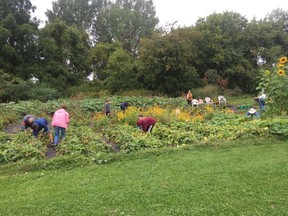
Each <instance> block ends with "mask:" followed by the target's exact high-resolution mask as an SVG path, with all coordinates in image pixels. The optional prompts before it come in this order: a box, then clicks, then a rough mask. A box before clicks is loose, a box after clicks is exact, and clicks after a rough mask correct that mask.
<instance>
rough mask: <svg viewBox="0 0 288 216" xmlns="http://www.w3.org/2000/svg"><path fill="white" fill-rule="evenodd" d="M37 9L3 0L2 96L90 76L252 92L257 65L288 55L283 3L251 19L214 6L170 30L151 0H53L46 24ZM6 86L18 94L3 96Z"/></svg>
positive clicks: (66, 85) (105, 82) (101, 82)
mask: <svg viewBox="0 0 288 216" xmlns="http://www.w3.org/2000/svg"><path fill="white" fill-rule="evenodd" d="M35 9H36V8H35V6H33V5H32V4H31V2H30V1H29V0H10V1H7V0H2V1H0V70H1V74H2V75H1V76H3V82H4V83H3V85H2V87H1V89H0V92H2V94H0V97H2V98H1V101H9V100H17V99H29V96H27V97H26V96H24V95H23V94H20V92H23V91H22V90H21V89H23V88H24V87H25V86H32V85H31V83H34V84H35V85H34V84H33V86H34V87H35V88H34V87H33V89H37V88H40V87H41V88H43V89H46V90H47V92H48V91H50V90H51V91H50V92H54V91H55V92H57V91H61V92H62V94H61V95H63V96H69V94H70V92H71V91H70V90H69V89H71V88H74V89H75V87H77V86H82V85H83V84H86V83H89V84H90V86H98V87H101V88H102V89H105V90H108V91H111V92H118V91H125V90H133V89H146V90H153V91H157V92H161V93H163V94H167V95H170V96H178V95H180V94H181V93H183V92H185V91H187V90H188V89H195V88H198V87H200V86H203V85H206V84H209V83H213V84H218V85H221V82H225V83H226V85H225V88H231V89H236V88H237V89H241V90H242V91H243V92H246V93H251V92H254V91H256V86H257V83H258V81H259V78H258V75H259V71H260V70H270V69H271V68H272V67H273V65H274V63H275V61H276V59H279V58H281V56H287V50H288V11H284V10H282V9H277V10H273V11H271V13H269V14H267V15H266V17H265V18H264V19H261V20H255V19H253V20H250V21H249V20H247V19H246V18H245V17H244V16H242V15H241V14H239V13H235V12H230V11H225V12H223V13H212V14H210V15H209V16H207V17H204V18H200V19H198V21H197V22H196V23H195V25H192V26H190V27H177V26H176V27H175V25H174V26H173V25H172V26H171V28H170V29H166V30H163V28H162V27H158V26H157V24H158V22H159V20H158V18H157V16H156V9H155V6H154V3H153V1H152V0H116V1H108V0H77V1H76V0H55V1H53V7H52V10H47V11H46V15H47V18H48V21H47V22H46V24H45V26H44V27H42V28H39V20H37V18H34V17H32V16H31V14H32V13H33V11H34V10H35ZM91 79H92V80H93V82H91ZM9 80H10V81H9ZM11 80H17V82H13V85H11ZM7 86H12V87H13V89H15V91H14V90H13V92H14V93H13V94H16V96H15V97H13V98H12V97H7V94H5V97H4V94H3V91H4V90H3V89H6V87H7ZM36 86H37V87H36ZM223 86H224V85H222V87H223ZM18 87H19V91H18V90H17V88H18ZM25 88H26V87H25ZM31 89H32V88H31ZM91 89H93V88H91ZM46 90H45V91H46ZM52 90H53V91H52ZM35 91H36V90H35ZM7 92H9V91H7ZM11 94H12V93H11ZM17 95H19V97H18V98H17ZM30 95H35V94H32V93H30ZM36 95H38V93H37V94H36ZM52 95H54V94H51V95H50V96H52ZM54 96H55V95H54ZM33 97H34V96H33ZM35 97H37V96H35Z"/></svg>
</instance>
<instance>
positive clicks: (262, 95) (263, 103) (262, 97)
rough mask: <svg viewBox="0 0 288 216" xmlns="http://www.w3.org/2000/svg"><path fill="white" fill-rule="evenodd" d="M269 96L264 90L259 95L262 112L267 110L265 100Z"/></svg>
mask: <svg viewBox="0 0 288 216" xmlns="http://www.w3.org/2000/svg"><path fill="white" fill-rule="evenodd" d="M266 98H267V95H266V94H265V93H264V90H262V92H261V93H260V95H259V96H258V103H259V108H260V111H261V112H264V111H265V100H266Z"/></svg>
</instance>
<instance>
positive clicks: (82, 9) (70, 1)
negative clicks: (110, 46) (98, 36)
mask: <svg viewBox="0 0 288 216" xmlns="http://www.w3.org/2000/svg"><path fill="white" fill-rule="evenodd" d="M107 5H108V1H107V0H57V1H53V2H52V10H47V12H46V15H47V17H48V21H49V22H54V21H55V19H60V20H62V21H63V22H65V23H66V24H67V25H74V26H77V28H78V29H80V30H82V31H83V30H84V31H86V32H87V33H90V31H91V27H92V25H93V22H94V20H95V19H96V18H97V14H98V12H99V11H100V10H101V9H103V8H105V7H106V6H107Z"/></svg>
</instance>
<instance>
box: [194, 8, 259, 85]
mask: <svg viewBox="0 0 288 216" xmlns="http://www.w3.org/2000/svg"><path fill="white" fill-rule="evenodd" d="M247 25H248V20H247V19H246V18H245V17H243V16H241V15H240V14H238V13H235V12H223V13H213V14H211V15H209V16H208V17H206V18H205V19H204V18H201V19H199V20H198V21H197V23H196V26H195V27H196V29H197V31H199V32H200V33H201V39H200V40H199V41H198V43H197V45H198V46H199V49H198V50H199V53H198V54H199V55H198V56H199V59H200V61H199V65H198V66H197V69H198V71H199V73H200V76H201V77H203V76H204V74H205V72H207V71H208V70H215V71H217V73H218V75H219V76H220V77H222V78H223V79H227V80H228V85H229V87H231V88H235V87H236V86H238V87H240V88H241V89H242V90H248V89H249V88H250V86H251V83H255V80H256V79H255V74H253V72H255V71H256V69H255V67H256V66H257V64H256V60H254V63H253V62H251V61H249V60H247V59H246V58H245V53H247V52H250V49H249V47H247V46H245V43H243V41H244V38H245V30H246V28H247ZM254 87H255V86H254Z"/></svg>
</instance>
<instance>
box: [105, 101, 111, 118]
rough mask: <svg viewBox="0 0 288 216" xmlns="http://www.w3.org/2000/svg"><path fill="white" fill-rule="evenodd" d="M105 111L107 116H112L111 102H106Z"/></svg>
mask: <svg viewBox="0 0 288 216" xmlns="http://www.w3.org/2000/svg"><path fill="white" fill-rule="evenodd" d="M104 110H105V115H106V116H110V115H111V107H110V102H109V100H106V102H105V104H104Z"/></svg>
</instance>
